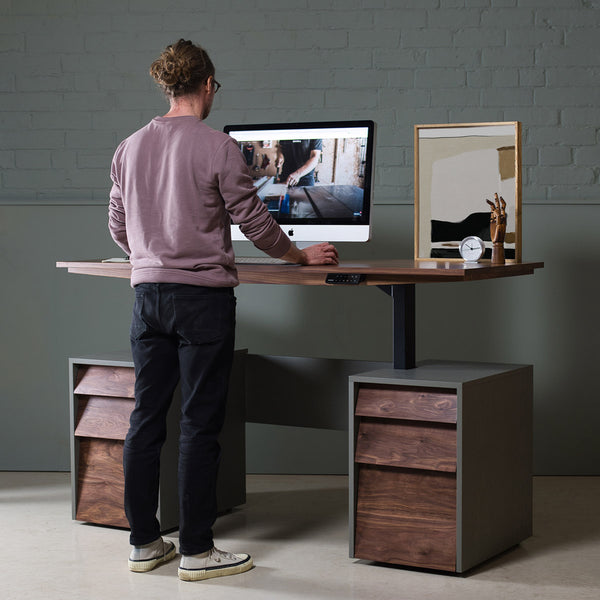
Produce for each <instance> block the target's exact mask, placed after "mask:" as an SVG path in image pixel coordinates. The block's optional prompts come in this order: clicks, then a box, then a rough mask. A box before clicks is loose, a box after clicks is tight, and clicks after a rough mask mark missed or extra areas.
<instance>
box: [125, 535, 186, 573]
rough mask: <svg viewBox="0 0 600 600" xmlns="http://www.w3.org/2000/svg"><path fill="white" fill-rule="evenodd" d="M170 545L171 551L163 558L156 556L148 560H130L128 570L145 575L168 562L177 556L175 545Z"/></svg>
mask: <svg viewBox="0 0 600 600" xmlns="http://www.w3.org/2000/svg"><path fill="white" fill-rule="evenodd" d="M170 543H171V549H170V550H169V551H168V552H167V553H166V554H164V555H163V556H158V557H156V558H150V559H148V560H130V561H129V570H130V571H133V572H134V573H147V572H148V571H152V569H154V568H155V567H157V566H158V565H159V564H160V563H163V562H165V563H166V562H169V561H170V560H172V559H173V558H175V555H176V554H177V550H176V548H175V544H173V543H172V542H170Z"/></svg>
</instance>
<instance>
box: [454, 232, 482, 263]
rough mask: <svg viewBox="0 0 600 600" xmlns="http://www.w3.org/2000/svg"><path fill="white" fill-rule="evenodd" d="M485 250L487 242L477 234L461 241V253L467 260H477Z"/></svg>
mask: <svg viewBox="0 0 600 600" xmlns="http://www.w3.org/2000/svg"><path fill="white" fill-rule="evenodd" d="M484 252H485V244H484V242H483V240H482V239H481V238H478V237H477V236H476V235H470V236H469V237H466V238H465V239H464V240H463V241H462V242H461V243H460V255H461V256H462V257H463V258H464V260H465V261H466V262H477V261H478V260H479V259H480V258H481V257H482V256H483V253H484Z"/></svg>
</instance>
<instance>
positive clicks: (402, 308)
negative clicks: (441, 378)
mask: <svg viewBox="0 0 600 600" xmlns="http://www.w3.org/2000/svg"><path fill="white" fill-rule="evenodd" d="M379 288H380V289H382V290H383V291H384V292H385V293H386V294H388V295H389V296H391V298H392V302H393V303H394V308H393V310H394V312H393V329H392V331H393V336H394V339H393V344H394V349H393V356H394V369H414V368H415V342H416V336H415V285H414V283H406V284H398V285H382V286H379Z"/></svg>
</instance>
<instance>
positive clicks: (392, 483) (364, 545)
mask: <svg viewBox="0 0 600 600" xmlns="http://www.w3.org/2000/svg"><path fill="white" fill-rule="evenodd" d="M355 527H356V529H355V538H354V540H355V542H354V556H355V557H356V558H362V559H365V560H375V561H381V562H386V563H392V564H402V565H410V566H415V567H423V568H428V569H441V570H446V571H454V570H455V565H456V476H455V475H453V474H449V473H440V472H435V471H411V470H405V469H393V468H390V467H380V466H374V465H360V467H359V472H358V496H357V505H356V524H355Z"/></svg>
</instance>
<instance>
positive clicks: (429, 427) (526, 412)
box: [57, 260, 544, 572]
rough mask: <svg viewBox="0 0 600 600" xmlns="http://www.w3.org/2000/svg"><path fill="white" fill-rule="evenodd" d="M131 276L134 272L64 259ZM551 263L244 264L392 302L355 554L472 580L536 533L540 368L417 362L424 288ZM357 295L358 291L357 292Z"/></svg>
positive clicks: (360, 478)
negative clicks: (535, 402) (389, 352)
mask: <svg viewBox="0 0 600 600" xmlns="http://www.w3.org/2000/svg"><path fill="white" fill-rule="evenodd" d="M57 266H58V267H63V268H67V269H68V271H69V272H70V273H79V274H86V275H99V276H104V277H117V278H124V279H128V278H129V277H130V265H129V264H128V263H102V262H101V261H84V262H59V263H57ZM543 266H544V265H543V263H541V262H534V263H507V264H505V265H494V266H492V265H491V264H490V263H476V264H469V265H467V264H465V263H461V262H441V261H412V260H376V261H357V262H342V263H340V264H339V265H337V266H331V265H329V266H327V265H323V266H306V267H300V266H296V265H269V264H241V265H238V273H239V280H240V283H242V284H248V283H257V284H289V285H292V284H293V285H328V283H327V279H328V275H332V274H338V275H339V274H342V275H344V274H345V275H358V276H359V279H360V283H359V284H358V285H363V286H364V285H367V286H376V287H378V288H380V289H381V290H383V291H384V292H385V293H387V294H388V295H389V296H390V297H391V298H392V316H393V320H392V327H393V369H386V370H380V371H371V372H367V373H360V374H356V375H353V376H351V377H350V394H349V395H350V398H349V403H350V405H349V409H350V410H349V412H350V415H349V417H350V422H349V432H350V440H349V444H350V449H349V450H350V452H349V455H350V456H349V475H350V486H349V509H350V510H349V513H350V523H349V529H350V556H351V557H356V558H363V559H367V560H375V561H380V562H387V563H393V564H399V565H409V566H416V567H423V568H428V569H436V570H443V571H452V572H463V571H466V570H468V569H470V568H471V567H473V566H475V565H477V564H479V563H481V562H482V561H484V560H486V559H488V558H490V557H492V556H494V555H495V554H498V553H499V552H502V551H504V550H506V549H508V548H510V547H512V546H514V545H516V544H518V543H519V542H521V541H522V540H524V539H526V538H527V537H529V536H530V535H531V528H532V507H531V501H532V481H531V478H532V471H531V469H532V464H531V454H532V441H531V438H532V431H531V429H532V399H533V372H532V371H533V370H532V367H531V366H523V365H490V364H466V363H440V362H431V363H423V364H420V365H416V362H415V342H416V339H415V286H416V284H418V283H440V282H444V281H448V282H460V281H464V282H467V281H481V280H484V279H497V278H502V277H514V276H518V275H531V274H533V273H534V272H535V269H538V268H542V267H543ZM347 287H352V285H348V286H347Z"/></svg>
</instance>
